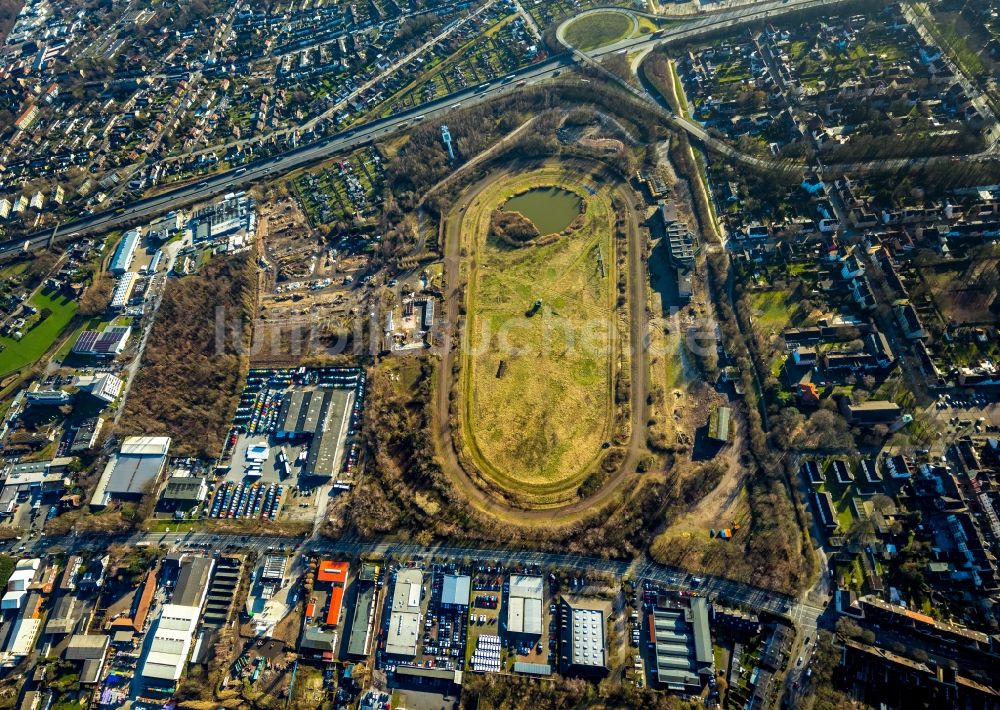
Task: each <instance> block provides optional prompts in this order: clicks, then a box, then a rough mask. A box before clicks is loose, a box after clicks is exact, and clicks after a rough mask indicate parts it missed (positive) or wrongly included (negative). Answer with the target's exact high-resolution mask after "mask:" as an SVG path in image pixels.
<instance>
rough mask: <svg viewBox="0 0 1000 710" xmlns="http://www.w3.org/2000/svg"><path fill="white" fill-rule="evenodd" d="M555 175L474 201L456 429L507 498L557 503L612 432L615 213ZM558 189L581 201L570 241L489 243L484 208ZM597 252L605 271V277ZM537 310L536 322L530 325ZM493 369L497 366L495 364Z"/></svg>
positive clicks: (600, 194) (556, 171)
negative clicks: (462, 399) (514, 245)
mask: <svg viewBox="0 0 1000 710" xmlns="http://www.w3.org/2000/svg"><path fill="white" fill-rule="evenodd" d="M592 182H593V180H592V178H590V177H589V176H587V175H577V174H575V173H570V172H565V171H564V170H563V169H561V168H558V167H551V168H543V169H540V170H535V171H532V172H527V173H522V174H520V175H517V176H514V177H511V178H510V179H501V180H499V181H498V182H497V183H495V184H493V185H491V186H489V187H487V188H486V189H485V190H484V191H483V192H481V193H480V195H479V198H478V200H477V201H476V202H475V203H474V204H473V205H472V209H470V210H469V212H468V213H467V214H466V217H465V221H464V222H463V225H462V233H463V235H465V239H467V240H468V241H469V242H470V243H469V244H468V248H469V257H470V261H469V262H467V264H468V265H470V266H471V265H473V264H474V265H475V270H474V272H473V273H472V274H471V275H470V282H469V293H468V299H469V300H468V303H469V306H468V312H469V325H468V332H469V333H470V336H469V337H470V345H469V347H468V348H467V353H466V354H465V363H466V367H464V368H463V382H464V387H465V392H466V408H465V414H466V416H465V417H464V422H463V425H464V426H463V431H464V434H465V438H466V441H467V442H469V443H470V448H471V449H472V450H473V454H474V455H475V456H476V458H477V459H478V460H477V464H479V466H480V468H481V469H485V472H486V473H487V474H488V475H490V476H491V477H492V478H494V479H495V480H496V481H497V482H498V483H500V484H501V485H502V486H504V487H505V488H508V489H511V490H516V491H518V492H520V493H527V494H529V495H539V496H546V495H555V494H558V493H565V492H566V491H567V490H569V489H571V488H574V487H575V486H576V485H578V484H579V482H580V481H581V480H582V479H583V478H584V477H585V476H586V474H587V473H588V472H589V470H590V469H591V468H592V466H593V464H594V463H595V462H596V459H597V457H598V455H599V454H600V452H601V444H602V443H603V442H604V441H606V440H607V438H608V433H609V431H610V426H611V408H612V375H611V371H612V362H614V360H613V359H612V355H614V354H617V351H618V342H617V336H616V335H615V333H616V330H615V326H614V319H613V317H612V316H613V308H614V284H615V274H614V259H613V258H612V257H611V255H612V254H613V252H612V249H613V245H612V229H613V225H614V221H613V214H612V210H611V205H610V199H609V196H608V188H604V189H601V190H597V191H596V193H595V194H593V195H591V194H589V192H588V190H586V189H583V188H582V187H581V184H583V183H592ZM541 186H559V187H564V188H566V189H568V190H572V191H574V192H576V193H577V194H578V195H580V197H582V198H584V199H585V200H586V202H587V212H586V218H585V221H584V224H583V226H582V227H581V229H579V230H578V231H576V232H574V233H573V234H571V235H569V236H562V237H560V238H558V239H557V240H555V241H553V242H551V243H548V244H544V245H536V246H527V247H521V248H518V249H511V248H509V247H506V246H505V245H501V244H500V243H497V242H494V240H492V239H490V238H489V237H488V236H487V234H488V228H489V224H490V216H491V214H492V212H493V210H494V209H495V208H496V207H497V206H498V205H501V204H503V203H504V202H505V200H506V199H507V198H508V197H510V196H511V195H513V194H516V193H518V192H520V191H522V190H524V189H526V188H530V187H541ZM598 250H600V252H601V254H602V255H603V257H604V261H605V264H606V265H607V266H606V269H607V273H605V275H604V276H603V277H602V276H601V273H600V270H599V266H598ZM536 300H540V301H541V302H542V306H541V308H539V309H538V310H537V312H534V313H532V315H530V316H528V315H527V313H529V312H531V311H532V310H533V306H534V304H535V302H536ZM501 363H502V365H501Z"/></svg>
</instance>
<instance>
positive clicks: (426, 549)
mask: <svg viewBox="0 0 1000 710" xmlns="http://www.w3.org/2000/svg"><path fill="white" fill-rule="evenodd" d="M15 544H16V543H15ZM113 544H124V545H130V546H136V545H152V546H157V545H161V544H162V545H164V546H166V547H167V548H169V549H183V548H190V549H208V550H221V551H225V550H243V551H253V552H257V553H262V552H268V551H283V552H289V553H290V552H293V551H299V552H306V553H309V554H316V555H339V556H345V557H381V558H390V557H391V558H394V559H397V560H399V559H418V560H427V561H431V560H454V561H462V560H469V561H470V562H471V561H478V562H481V563H488V564H496V563H498V562H499V563H500V564H503V565H505V566H516V565H522V566H537V567H539V568H542V569H546V568H551V569H564V570H569V571H573V572H579V573H580V574H581V575H586V574H588V573H597V574H602V575H610V576H612V577H616V578H619V579H624V578H631V579H636V580H649V581H651V582H656V583H658V584H663V585H666V586H669V587H672V588H675V589H683V590H686V591H694V592H697V593H698V594H702V595H705V596H708V597H711V598H715V599H718V600H719V602H720V603H724V604H727V605H733V606H745V607H748V608H751V609H754V610H757V611H758V612H767V613H771V614H776V615H778V616H781V617H784V618H787V619H790V620H795V619H798V618H801V617H802V616H803V614H804V613H807V614H808V613H816V612H818V611H820V610H819V609H812V610H811V612H808V611H805V610H804V609H803V608H802V607H803V602H801V601H799V600H796V599H795V598H794V597H791V596H788V595H786V594H781V593H779V592H773V591H770V590H767V589H761V588H760V587H755V586H753V585H751V584H745V583H743V582H737V581H734V580H731V579H725V578H723V577H713V576H709V575H697V574H693V573H691V572H687V571H685V570H682V569H679V568H676V567H670V566H667V565H661V564H658V563H655V562H652V561H649V560H648V559H645V558H642V559H640V560H637V561H629V560H608V559H603V558H599V557H589V556H587V555H576V554H569V553H562V552H538V551H534V550H519V549H510V548H507V549H499V548H492V549H491V548H481V547H470V546H462V545H447V544H444V545H436V546H430V545H418V544H414V543H409V542H396V541H379V540H358V539H346V538H344V539H338V540H333V539H327V538H322V537H313V538H310V539H308V540H305V539H303V538H301V537H299V538H294V537H283V536H279V535H227V534H219V535H215V534H211V533H187V534H185V533H173V532H171V533H141V532H140V533H135V534H123V535H67V536H64V537H53V538H41V539H34V540H32V541H31V542H29V543H28V544H27V546H26V549H25V550H24V552H22V553H20V554H23V555H30V554H60V553H84V552H94V551H100V550H104V549H106V548H107V547H108V546H109V545H113Z"/></svg>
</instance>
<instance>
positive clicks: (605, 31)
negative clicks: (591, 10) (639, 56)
mask: <svg viewBox="0 0 1000 710" xmlns="http://www.w3.org/2000/svg"><path fill="white" fill-rule="evenodd" d="M631 32H632V21H631V20H630V19H629V18H628V17H626V16H625V15H623V14H621V13H618V12H598V13H595V14H593V15H587V16H586V17H581V18H580V19H579V20H576V21H574V22H572V23H570V25H569V26H568V27H567V28H566V41H567V42H569V44H570V45H572V46H573V47H575V48H576V49H581V50H583V51H588V50H591V49H597V48H598V47H603V46H604V45H607V44H614V43H615V42H618V41H620V40H623V39H625V38H627V37H628V36H629V34H630V33H631Z"/></svg>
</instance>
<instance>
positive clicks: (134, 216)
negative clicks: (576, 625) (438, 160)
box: [0, 0, 843, 257]
mask: <svg viewBox="0 0 1000 710" xmlns="http://www.w3.org/2000/svg"><path fill="white" fill-rule="evenodd" d="M842 1H843V0H774V1H772V2H765V3H759V4H757V5H753V6H748V7H743V8H739V9H734V10H730V11H726V12H722V13H717V14H713V15H706V16H704V17H701V18H698V19H694V20H691V21H690V22H685V23H684V24H682V25H678V26H677V27H674V28H670V29H668V30H662V31H661V32H660V33H655V34H653V35H644V36H642V37H637V38H635V39H629V40H623V41H621V42H618V43H616V44H613V45H610V46H608V47H604V48H601V49H598V50H594V51H592V52H588V53H587V55H588V56H589V57H591V58H598V59H599V58H601V57H604V56H608V55H611V54H615V53H620V52H630V51H638V50H642V49H645V48H647V47H653V46H656V45H658V44H664V43H669V42H682V41H687V40H691V39H693V38H696V37H698V36H700V35H704V34H707V33H711V32H717V31H721V30H726V29H730V28H732V27H734V26H736V25H739V24H743V23H746V22H751V21H754V20H759V19H763V18H766V17H771V16H774V15H778V14H785V13H788V12H793V11H799V10H803V9H808V8H814V7H821V6H825V5H832V4H837V3H839V2H842ZM574 63H575V61H574V59H573V57H572V55H571V54H566V55H564V56H559V57H554V58H552V59H550V60H548V61H546V62H543V63H541V64H535V65H532V66H529V67H526V68H524V69H522V70H520V71H518V72H515V73H514V74H513V75H512V76H513V78H511V79H497V80H494V81H493V82H492V83H491V84H490V85H489V86H488V87H487V88H486V89H485V90H483V89H481V88H480V87H470V88H468V89H464V90H462V91H458V92H455V93H453V94H450V95H448V96H445V97H442V98H440V99H437V100H435V101H432V102H428V103H426V104H423V105H421V106H419V107H417V108H415V109H413V110H410V111H406V112H402V113H399V114H396V115H394V116H390V117H388V118H383V119H378V120H375V121H371V122H369V123H366V124H364V125H363V126H360V127H357V128H352V129H350V130H348V131H344V132H342V133H339V134H337V135H335V136H331V137H329V138H325V139H323V140H321V141H317V142H314V143H310V144H308V145H304V146H302V147H300V148H296V149H293V150H291V151H287V152H285V153H282V154H280V155H278V156H271V157H268V158H261V159H259V160H255V161H252V162H250V163H248V164H246V165H244V166H241V167H238V168H235V169H233V170H227V171H224V172H219V173H215V174H213V175H210V176H206V177H205V178H204V179H202V180H200V181H198V182H191V183H187V184H185V185H182V186H179V187H176V188H173V189H171V190H167V191H165V192H162V193H160V194H158V195H155V196H153V197H147V198H144V199H141V200H137V201H135V202H131V203H129V204H127V205H125V206H124V207H122V208H118V209H115V210H107V211H104V212H99V213H95V214H92V215H88V216H86V217H83V218H81V219H79V220H77V221H74V222H71V223H68V224H63V225H62V226H61V228H60V231H59V234H58V235H57V237H56V241H59V242H61V241H67V240H72V239H76V238H78V237H83V236H85V235H89V234H99V233H102V232H107V231H110V230H112V229H117V228H119V227H124V226H130V225H133V224H138V223H140V222H141V221H144V220H148V219H151V218H153V217H155V216H157V215H160V214H163V213H165V212H169V211H170V210H173V209H178V208H180V207H184V206H186V205H190V204H193V203H196V202H201V201H204V200H207V199H210V198H212V197H215V196H219V195H223V194H226V193H228V192H233V191H236V190H239V189H243V188H246V187H248V186H249V185H251V184H253V183H256V182H260V181H262V180H266V179H271V178H274V177H275V176H277V175H279V174H282V173H287V172H290V171H292V170H295V169H297V168H301V167H304V166H307V165H311V164H313V163H316V162H320V161H322V160H325V159H326V158H329V157H330V156H332V155H336V154H339V153H345V152H349V151H351V150H354V149H355V148H358V147H359V146H362V145H364V144H366V143H370V142H372V141H374V140H378V139H382V138H385V137H387V136H389V135H391V134H393V133H395V132H397V131H400V130H402V129H405V128H408V127H410V126H412V125H415V124H417V123H422V122H424V121H428V120H432V119H438V118H440V117H441V116H443V115H445V114H447V113H449V112H450V111H452V110H454V109H456V108H459V107H460V106H461V105H463V104H467V103H474V102H479V101H483V100H485V99H487V98H494V97H496V96H499V95H502V94H505V93H509V92H512V91H517V90H518V89H519V88H520V86H521V82H524V85H531V84H534V83H537V82H539V81H542V80H545V79H551V78H553V77H555V76H558V75H559V74H560V73H561V72H562V71H563V70H564V69H565V68H567V67H569V66H572V65H574ZM677 123H678V126H679V127H680V128H682V129H684V130H687V131H689V132H691V133H692V135H694V136H695V137H696V138H699V139H701V140H707V139H709V136H708V135H707V133H706V132H705V130H704V129H702V128H701V126H699V125H697V124H696V123H694V122H691V121H686V120H678V121H677ZM730 150H732V149H731V148H730ZM51 237H52V230H51V229H45V230H42V231H39V232H35V233H33V234H30V235H27V236H24V237H19V238H17V239H10V240H7V241H3V242H0V257H3V256H9V255H14V254H17V253H19V252H24V251H30V250H33V249H39V248H42V247H44V246H46V245H47V244H48V243H49V240H50V238H51Z"/></svg>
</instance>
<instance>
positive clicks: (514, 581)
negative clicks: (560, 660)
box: [507, 574, 545, 636]
mask: <svg viewBox="0 0 1000 710" xmlns="http://www.w3.org/2000/svg"><path fill="white" fill-rule="evenodd" d="M544 585H545V582H544V580H543V579H542V578H541V577H532V576H529V575H524V574H512V575H511V576H510V594H509V596H508V600H507V631H509V632H510V633H514V634H530V635H533V636H541V634H542V598H543V594H544Z"/></svg>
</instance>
